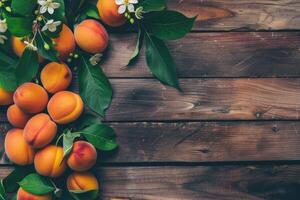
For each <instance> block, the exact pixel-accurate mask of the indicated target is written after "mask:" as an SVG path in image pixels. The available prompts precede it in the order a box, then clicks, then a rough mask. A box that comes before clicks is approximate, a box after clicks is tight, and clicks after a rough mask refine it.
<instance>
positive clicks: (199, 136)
mask: <svg viewBox="0 0 300 200" xmlns="http://www.w3.org/2000/svg"><path fill="white" fill-rule="evenodd" d="M168 5H169V7H170V8H172V9H175V10H179V11H182V12H184V13H185V14H186V15H188V16H195V15H198V18H197V22H196V25H195V27H194V29H193V31H192V32H191V33H190V34H188V35H187V37H186V38H184V39H181V40H178V41H173V42H170V43H169V46H170V48H171V51H172V53H173V55H174V58H175V61H176V64H177V65H178V73H179V77H180V82H181V85H182V89H183V93H180V92H178V91H176V90H174V89H172V88H169V87H166V86H163V85H161V84H160V83H159V82H158V81H157V80H155V79H153V78H152V76H151V75H150V73H149V70H148V69H147V67H146V64H145V57H144V56H141V57H140V59H139V60H138V63H137V65H136V66H133V67H131V68H128V69H122V68H121V66H123V65H125V64H126V62H127V61H128V59H129V57H130V55H131V53H132V51H131V50H132V49H133V48H134V42H135V39H136V38H135V37H136V35H135V34H133V33H113V34H111V45H110V51H109V53H108V55H107V56H108V58H109V59H107V60H105V61H104V63H103V64H102V67H103V69H104V71H105V72H106V73H107V74H108V76H109V77H110V79H111V82H112V85H113V87H114V91H115V93H114V100H113V103H112V106H111V108H110V110H109V111H108V114H107V117H106V119H105V120H106V122H107V123H110V124H111V125H112V126H113V127H114V128H115V129H116V131H117V134H118V141H119V143H120V148H119V150H118V151H116V152H112V153H111V154H110V155H101V156H100V159H99V165H98V167H97V172H98V175H99V180H100V182H101V198H102V199H105V200H106V199H115V200H116V199H119V200H122V199H123V200H124V199H125V200H126V199H127V200H140V199H145V200H176V199H180V200H182V199H184V200H187V199H195V200H198V199H200V200H202V199H205V200H216V199H221V200H235V199H250V200H262V199H270V200H274V199H275V200H277V199H280V200H281V199H286V200H294V199H295V200H299V199H300V162H299V161H300V159H299V158H300V121H299V117H300V32H299V31H300V1H299V0H230V1H229V0H169V1H168ZM4 112H5V110H4V109H2V110H1V114H0V121H1V122H2V124H1V125H0V130H1V132H3V134H2V135H1V139H0V140H1V141H2V142H3V138H4V133H5V132H6V131H7V130H8V129H9V125H8V124H7V122H6V119H5V114H4ZM0 147H1V148H0V151H1V155H2V156H1V161H0V162H1V164H2V165H3V167H2V168H1V170H0V177H3V176H6V175H7V174H8V173H9V172H10V171H11V166H10V163H9V162H8V160H7V158H6V157H5V155H4V153H3V143H1V146H0Z"/></svg>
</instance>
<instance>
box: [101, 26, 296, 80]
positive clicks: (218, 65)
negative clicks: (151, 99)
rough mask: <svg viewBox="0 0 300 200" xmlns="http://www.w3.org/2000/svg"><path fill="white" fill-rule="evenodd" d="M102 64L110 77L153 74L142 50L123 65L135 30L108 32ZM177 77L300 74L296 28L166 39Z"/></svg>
mask: <svg viewBox="0 0 300 200" xmlns="http://www.w3.org/2000/svg"><path fill="white" fill-rule="evenodd" d="M110 39H111V41H110V47H109V50H108V52H107V55H106V57H105V58H104V61H103V64H102V68H103V69H104V71H105V72H106V74H107V75H108V76H109V77H114V78H118V77H122V78H124V77H125V78H126V77H139V78H141V77H152V75H151V73H150V72H149V70H148V67H147V65H146V60H145V56H144V52H142V53H141V55H140V58H139V60H138V61H137V63H136V64H135V65H133V66H130V67H128V68H124V66H126V65H127V63H128V60H129V59H130V57H131V54H132V52H133V49H134V47H135V42H136V41H135V40H136V36H135V34H111V37H110ZM168 44H169V47H170V50H171V53H172V55H173V57H174V60H175V62H176V64H177V69H178V76H179V77H186V78H187V77H295V76H298V77H299V76H300V68H299V67H298V66H299V64H300V51H299V46H300V33H299V32H277V33H276V32H251V33H191V34H188V35H187V36H186V37H185V38H183V39H181V40H178V41H171V42H169V43H168Z"/></svg>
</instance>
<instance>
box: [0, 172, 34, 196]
mask: <svg viewBox="0 0 300 200" xmlns="http://www.w3.org/2000/svg"><path fill="white" fill-rule="evenodd" d="M32 172H34V168H33V167H32V166H16V167H15V169H14V170H13V171H12V172H11V173H10V174H9V175H8V176H7V177H5V178H4V179H3V185H4V187H5V191H6V192H8V193H12V192H16V191H17V190H18V188H19V185H18V182H20V181H21V180H22V179H23V178H24V177H25V176H27V175H28V174H30V173H32Z"/></svg>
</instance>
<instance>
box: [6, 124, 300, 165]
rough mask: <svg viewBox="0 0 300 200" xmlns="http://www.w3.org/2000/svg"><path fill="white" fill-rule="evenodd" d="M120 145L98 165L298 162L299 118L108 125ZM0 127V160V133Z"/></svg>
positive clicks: (299, 154)
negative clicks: (296, 119) (113, 129)
mask: <svg viewBox="0 0 300 200" xmlns="http://www.w3.org/2000/svg"><path fill="white" fill-rule="evenodd" d="M111 125H112V126H113V127H114V128H115V130H116V133H117V135H118V143H119V145H120V147H119V149H118V150H117V151H116V152H112V153H109V154H104V153H100V156H99V157H100V159H99V163H142V162H172V163H173V162H220V161H221V162H229V161H266V160H268V161H272V160H299V158H300V135H299V131H298V130H300V122H289V121H287V122H203V123H198V122H197V123H143V122H141V123H112V124H111ZM8 128H9V126H7V125H6V124H2V125H0V130H1V132H0V135H1V139H0V152H1V158H2V159H1V162H0V164H9V161H8V159H7V158H6V156H5V155H4V149H3V141H4V135H5V133H6V131H7V130H8Z"/></svg>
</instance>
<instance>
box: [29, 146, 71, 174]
mask: <svg viewBox="0 0 300 200" xmlns="http://www.w3.org/2000/svg"><path fill="white" fill-rule="evenodd" d="M63 154H64V152H63V148H62V147H59V146H55V145H49V146H47V147H45V148H44V149H42V150H40V151H38V152H37V153H36V155H35V157H34V167H35V170H36V171H37V172H38V173H39V174H41V175H43V176H49V177H58V176H60V175H61V174H62V173H64V171H65V170H66V168H67V164H66V161H65V160H64V158H63Z"/></svg>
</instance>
